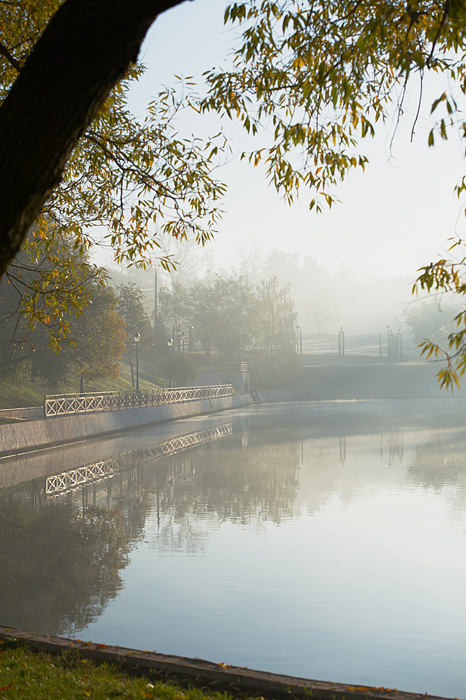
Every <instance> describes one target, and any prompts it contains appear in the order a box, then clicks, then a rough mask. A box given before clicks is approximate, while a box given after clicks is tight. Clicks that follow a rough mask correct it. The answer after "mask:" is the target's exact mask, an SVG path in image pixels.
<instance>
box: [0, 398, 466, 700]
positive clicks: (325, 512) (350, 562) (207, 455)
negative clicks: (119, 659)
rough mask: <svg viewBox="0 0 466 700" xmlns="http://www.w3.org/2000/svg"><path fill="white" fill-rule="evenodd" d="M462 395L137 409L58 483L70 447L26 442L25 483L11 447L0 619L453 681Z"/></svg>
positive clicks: (459, 616) (461, 643) (463, 506)
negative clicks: (225, 408) (156, 421)
mask: <svg viewBox="0 0 466 700" xmlns="http://www.w3.org/2000/svg"><path fill="white" fill-rule="evenodd" d="M462 406H463V401H462V400H461V399H457V400H448V399H447V400H444V401H439V400H426V399H422V400H416V399H412V400H406V401H359V402H358V401H357V402H344V401H343V402H341V401H340V402H312V403H306V404H288V405H286V404H279V405H268V406H267V405H264V406H261V407H258V408H248V409H244V410H241V411H234V412H230V413H229V412H226V413H224V414H222V415H221V416H217V417H215V418H206V419H193V420H187V421H179V422H177V423H176V424H174V425H172V426H164V427H163V429H162V430H161V432H159V428H157V427H152V428H145V429H142V430H140V431H134V432H132V433H128V434H127V435H126V436H125V435H120V436H118V437H116V438H112V439H107V440H103V441H102V440H101V441H95V442H94V443H90V444H89V447H93V449H94V454H95V455H99V465H100V466H101V467H102V465H107V467H108V471H107V473H106V475H105V476H101V477H100V478H98V479H97V480H96V479H94V480H93V479H92V478H91V479H90V480H89V482H88V483H87V484H84V485H80V486H78V487H77V488H76V487H74V488H73V487H69V486H68V487H67V488H63V486H60V483H61V484H63V483H64V481H65V472H63V469H64V468H65V465H66V468H67V469H72V470H75V469H76V467H77V466H78V465H79V464H80V459H79V448H76V447H75V448H73V447H71V446H70V447H69V448H67V449H66V450H65V451H64V452H63V459H62V461H61V462H60V461H58V462H57V463H56V464H55V465H54V462H53V459H54V458H53V455H52V452H50V453H49V457H50V459H49V462H48V468H47V463H46V461H44V459H43V457H42V456H41V455H40V454H38V455H37V456H36V457H33V456H30V457H29V458H26V457H25V458H23V461H24V459H26V460H28V473H29V474H30V475H35V476H34V478H33V480H32V481H31V480H30V481H28V482H25V483H23V484H21V483H20V482H19V480H20V479H21V473H22V466H21V464H22V460H18V459H17V460H9V461H3V463H2V475H3V486H4V488H3V490H1V491H0V519H1V521H2V523H3V527H2V528H0V532H1V538H2V541H1V546H0V558H1V567H2V572H3V573H2V577H1V579H0V619H2V621H3V622H4V623H5V624H8V625H12V626H18V627H27V628H28V629H32V631H38V632H45V633H48V634H65V635H71V636H78V637H79V638H81V639H92V640H93V641H96V642H104V643H112V644H121V645H127V646H133V647H138V648H143V649H151V650H152V649H156V650H157V651H160V652H164V653H173V654H180V655H187V656H198V657H202V658H208V659H210V660H212V661H217V662H225V663H231V664H237V665H240V666H248V667H250V668H259V669H264V670H268V671H275V672H282V673H291V674H295V675H298V676H303V677H310V678H316V679H320V680H333V681H341V682H347V683H354V684H358V683H359V684H361V683H362V684H370V685H377V686H384V687H396V688H399V689H403V690H412V691H416V692H426V691H427V692H429V693H432V694H440V695H447V696H456V697H465V691H464V688H465V687H466V669H465V666H464V648H465V645H466V636H465V635H466V633H465V630H466V619H465V615H466V610H465V608H464V605H463V597H464V595H463V593H464V586H465V584H466V564H465V562H466V559H465V557H464V551H465V547H466V520H465V517H466V491H465V488H464V487H465V483H464V480H465V466H464V465H465V459H464V456H465V448H466V433H465V429H464V418H465V415H466V411H465V410H464V408H462ZM171 428H173V429H174V433H173V434H170V429H171ZM189 440H191V444H193V442H192V441H193V440H196V441H197V443H196V445H195V446H194V447H188V446H187V445H188V444H189ZM161 444H163V445H164V447H163V450H162V449H160V445H161ZM169 445H170V446H171V447H170V448H169V447H168V446H169ZM135 448H136V449H135ZM112 455H113V456H112ZM57 457H58V459H59V460H60V457H59V455H58V454H57ZM58 471H60V472H61V475H62V478H61V480H60V479H58V480H57V479H56V478H55V477H54V476H53V474H54V473H57V472H58ZM47 474H48V475H49V476H48V477H47ZM15 475H16V477H15ZM18 482H19V483H18ZM15 484H16V485H15ZM60 488H61V489H62V491H61V492H60ZM6 525H7V526H6Z"/></svg>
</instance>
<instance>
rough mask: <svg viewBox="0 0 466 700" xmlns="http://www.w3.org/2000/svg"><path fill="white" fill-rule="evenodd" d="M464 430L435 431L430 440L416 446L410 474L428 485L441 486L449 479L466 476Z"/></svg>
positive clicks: (423, 484) (414, 479)
mask: <svg viewBox="0 0 466 700" xmlns="http://www.w3.org/2000/svg"><path fill="white" fill-rule="evenodd" d="M465 450H466V444H465V438H464V433H463V432H461V433H459V434H457V435H456V436H455V435H452V434H451V433H450V432H448V433H447V434H446V435H445V434H444V433H443V432H441V431H440V432H438V433H434V435H433V436H432V440H431V442H429V443H428V444H423V445H419V446H417V447H416V455H415V458H414V461H413V464H412V465H411V466H410V467H408V475H409V478H410V479H411V480H412V481H414V483H416V484H422V486H424V487H425V488H428V487H432V488H434V489H436V490H440V489H441V488H442V487H444V486H445V484H447V483H457V482H458V481H459V480H461V479H463V478H465V476H466V462H465V458H464V456H465Z"/></svg>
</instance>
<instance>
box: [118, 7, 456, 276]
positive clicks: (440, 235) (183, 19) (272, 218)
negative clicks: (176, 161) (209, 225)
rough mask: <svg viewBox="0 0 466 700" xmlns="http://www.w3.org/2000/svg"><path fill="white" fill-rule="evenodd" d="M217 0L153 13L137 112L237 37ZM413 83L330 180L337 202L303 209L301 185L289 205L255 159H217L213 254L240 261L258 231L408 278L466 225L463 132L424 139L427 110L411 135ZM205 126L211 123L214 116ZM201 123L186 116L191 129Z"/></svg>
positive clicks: (326, 257) (272, 243) (284, 243)
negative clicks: (361, 156) (345, 171)
mask: <svg viewBox="0 0 466 700" xmlns="http://www.w3.org/2000/svg"><path fill="white" fill-rule="evenodd" d="M224 7H225V6H224V5H223V3H221V2H219V0H194V2H187V3H184V4H183V5H181V6H180V7H178V8H175V9H173V10H169V11H168V12H166V13H165V14H164V15H163V16H162V17H161V18H159V19H158V20H157V21H156V22H155V24H154V26H153V27H152V29H151V31H150V33H149V36H148V38H147V40H146V42H145V44H144V47H143V50H142V59H143V61H144V63H145V64H146V65H147V73H146V75H145V76H144V78H143V79H142V80H141V82H140V84H139V85H138V86H137V88H136V89H135V90H133V93H132V99H131V107H132V108H133V110H134V111H136V112H140V111H141V110H142V108H143V105H144V104H145V103H147V102H148V101H149V100H150V99H151V98H152V97H153V96H154V95H155V94H156V93H157V91H158V90H159V89H160V86H161V84H166V85H173V84H174V78H173V75H174V74H178V75H182V76H188V75H193V76H195V77H200V75H201V73H202V71H204V70H207V69H209V68H212V67H214V66H221V65H222V63H224V61H225V57H226V55H227V53H228V50H229V49H230V48H231V46H232V45H233V43H234V38H235V34H234V32H233V31H232V30H231V29H228V30H225V29H224V27H223V11H224ZM444 87H445V86H443V84H442V83H441V82H437V84H436V85H435V86H434V88H435V89H429V88H427V90H426V97H425V103H424V104H425V107H424V115H427V116H428V114H429V111H430V110H429V108H430V104H431V102H432V100H433V99H434V98H435V97H436V96H437V95H438V94H439V93H440V92H441V90H442V89H444ZM414 88H415V86H414ZM414 88H413V90H412V92H411V95H410V100H409V102H408V103H407V104H406V108H407V109H406V110H405V115H404V124H403V125H402V126H401V127H400V129H399V131H398V133H397V135H396V137H395V140H394V144H393V147H392V148H391V149H390V139H391V133H392V129H390V127H392V126H393V125H388V126H387V129H386V130H385V132H384V133H381V134H380V135H378V137H377V138H376V139H375V140H373V141H371V142H369V141H368V142H367V143H365V144H364V149H365V151H366V152H367V154H368V155H369V157H370V164H369V166H368V168H367V170H366V172H365V173H362V172H357V173H354V174H353V175H351V177H350V178H348V180H347V181H345V183H344V184H343V185H341V186H339V187H338V188H336V190H335V191H334V193H335V194H336V195H337V196H338V197H339V198H340V199H341V200H342V203H341V204H339V205H337V206H336V207H335V208H332V210H331V211H326V212H325V213H324V214H320V215H319V214H316V213H314V212H309V210H308V208H307V205H308V200H309V199H310V197H307V195H306V193H305V192H303V193H302V196H301V201H300V202H299V203H298V204H296V205H295V206H294V207H292V208H290V207H288V206H287V205H285V204H284V203H283V202H282V201H281V200H280V197H279V195H278V194H277V193H276V192H275V190H273V189H272V188H270V187H268V186H267V183H266V180H265V176H264V172H263V171H262V170H261V169H260V168H256V169H253V168H252V167H251V166H248V165H247V164H246V163H240V162H239V160H238V159H235V160H234V161H233V162H231V163H229V164H228V165H227V166H225V167H223V168H222V169H221V170H220V171H219V177H220V178H222V179H224V180H225V181H226V182H227V183H228V185H229V192H228V194H227V198H226V202H225V209H226V214H225V216H224V219H223V221H222V222H221V223H220V230H219V233H218V235H217V237H216V240H215V241H214V242H213V243H211V244H210V246H211V248H212V250H213V252H214V255H215V264H216V265H217V266H218V267H223V268H227V267H230V266H231V265H238V261H239V257H238V254H239V251H240V250H241V249H243V250H244V248H245V247H246V246H247V245H248V244H250V243H251V242H253V241H255V240H260V241H261V242H263V245H264V248H266V249H273V248H277V247H278V248H282V249H286V250H289V251H292V252H299V253H302V254H303V255H312V256H313V257H315V258H316V259H318V260H319V262H320V263H321V264H322V265H324V266H325V267H326V268H328V269H329V270H331V271H335V270H337V269H338V267H339V266H340V265H342V264H344V265H348V266H350V267H351V268H352V269H353V270H354V271H355V272H357V273H364V272H367V273H369V274H371V275H377V276H384V277H385V276H387V275H392V274H393V275H408V276H410V277H412V278H413V279H414V277H415V276H416V270H417V268H418V267H419V266H420V265H423V264H425V263H427V262H429V261H430V260H431V259H435V258H436V257H437V254H441V253H443V252H444V251H445V249H446V240H447V239H448V238H449V237H451V236H454V235H455V234H458V233H460V234H461V233H462V232H464V230H465V225H464V216H463V215H462V214H460V211H461V209H460V203H459V201H458V199H457V198H456V196H455V195H454V194H453V188H454V185H455V184H456V182H457V181H458V179H459V178H460V177H461V175H462V174H463V173H464V172H466V164H465V162H464V156H463V153H464V144H462V143H461V142H459V141H457V142H456V143H453V142H448V143H444V142H442V143H439V144H438V145H436V147H435V148H430V149H429V148H428V147H427V134H428V129H427V127H428V125H429V120H428V118H427V119H426V118H425V116H424V118H423V119H421V120H420V122H419V125H418V126H417V129H416V132H417V133H416V136H415V139H414V142H413V143H411V142H410V129H411V126H412V121H413V116H412V115H413V113H414V112H415V109H416V98H417V95H416V91H415V89H414ZM460 108H461V105H460ZM189 126H190V127H191V125H189ZM209 127H211V130H212V131H214V130H215V129H217V130H218V125H217V123H215V122H214V121H210V122H209ZM224 127H225V129H226V131H227V133H228V132H229V131H231V133H232V134H233V137H234V148H235V150H237V151H239V152H240V151H241V148H242V147H243V145H244V144H243V137H242V134H241V131H240V130H239V129H238V127H237V126H235V125H233V126H230V123H229V121H228V120H225V123H224ZM198 128H199V127H198V125H196V123H195V121H194V120H193V124H192V129H193V130H197V129H198ZM206 128H207V127H206ZM187 135H188V134H187Z"/></svg>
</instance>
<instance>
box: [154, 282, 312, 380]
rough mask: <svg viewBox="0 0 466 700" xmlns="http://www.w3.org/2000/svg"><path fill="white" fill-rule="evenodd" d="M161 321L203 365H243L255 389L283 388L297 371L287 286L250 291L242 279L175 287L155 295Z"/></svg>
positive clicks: (254, 287) (293, 319)
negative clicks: (187, 342)
mask: <svg viewBox="0 0 466 700" xmlns="http://www.w3.org/2000/svg"><path fill="white" fill-rule="evenodd" d="M158 297H159V315H160V316H161V317H162V318H163V321H164V323H165V326H166V328H167V332H169V331H170V332H172V329H173V328H174V329H175V332H176V333H177V334H181V333H184V338H189V334H190V329H192V331H191V333H192V335H193V336H194V338H195V339H196V341H197V342H200V343H201V344H202V346H203V348H204V351H205V355H206V359H207V362H209V363H210V361H211V353H212V351H215V352H216V353H217V355H218V357H219V360H220V363H221V364H222V365H223V364H224V363H226V362H238V361H241V360H247V361H249V363H250V369H251V381H252V382H254V383H255V384H257V385H261V386H266V385H274V386H278V385H279V384H281V383H283V384H286V383H287V382H288V381H289V379H290V377H291V376H292V375H294V374H295V373H296V370H297V368H298V367H299V358H298V356H297V354H296V313H295V310H294V303H293V300H292V299H291V296H290V288H289V285H284V286H282V287H280V285H279V282H278V278H277V277H272V278H271V279H269V280H267V281H261V282H260V283H259V284H257V285H253V284H252V283H251V282H250V281H249V280H248V279H247V277H245V276H241V275H230V276H220V275H214V276H213V279H207V280H203V281H196V282H194V283H193V284H191V285H189V286H183V285H181V284H177V283H173V284H172V285H171V287H162V288H161V289H160V290H159V295H158Z"/></svg>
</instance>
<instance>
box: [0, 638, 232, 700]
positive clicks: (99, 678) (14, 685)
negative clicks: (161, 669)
mask: <svg viewBox="0 0 466 700" xmlns="http://www.w3.org/2000/svg"><path fill="white" fill-rule="evenodd" d="M243 697H244V696H243ZM87 698H91V699H92V700H118V698H128V699H129V700H133V699H134V700H136V699H137V700H143V699H145V698H157V699H159V700H229V699H231V696H230V695H228V694H226V693H222V692H217V691H216V690H215V689H214V688H209V687H204V688H201V687H192V686H191V687H190V686H189V685H188V684H187V685H183V684H181V685H180V684H179V683H176V681H173V680H171V679H170V680H161V679H160V674H153V675H152V674H150V673H149V674H147V675H145V676H142V675H140V674H136V673H132V672H131V671H128V670H126V669H125V670H123V669H121V668H120V667H118V666H113V665H109V664H105V663H94V662H93V661H91V660H89V659H83V658H80V657H79V655H77V654H76V653H72V652H63V653H61V654H59V655H52V654H49V653H47V652H45V651H40V650H36V649H32V648H30V647H27V646H25V645H24V644H23V643H21V642H17V641H6V642H0V700H86V699H87Z"/></svg>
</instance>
